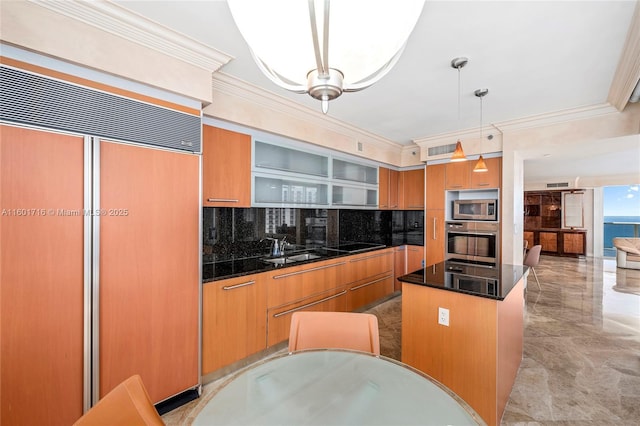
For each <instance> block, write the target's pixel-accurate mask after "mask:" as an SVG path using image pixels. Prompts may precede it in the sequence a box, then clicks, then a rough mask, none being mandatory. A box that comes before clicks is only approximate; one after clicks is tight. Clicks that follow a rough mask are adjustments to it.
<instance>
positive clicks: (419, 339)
mask: <svg viewBox="0 0 640 426" xmlns="http://www.w3.org/2000/svg"><path fill="white" fill-rule="evenodd" d="M425 273H427V274H428V275H429V277H428V278H427V279H432V278H433V279H434V281H435V282H436V283H437V282H440V281H439V280H440V279H442V280H443V281H444V278H443V277H444V272H443V271H442V270H438V268H437V267H436V268H432V267H427V269H426V270H425ZM512 279H514V278H513V277H512ZM402 293H403V294H402V362H404V363H406V364H408V365H410V366H412V367H414V368H417V369H418V370H420V371H422V372H424V373H426V374H428V375H429V376H431V377H433V378H434V379H435V380H438V381H439V382H440V383H442V384H443V385H444V386H446V387H447V388H449V389H451V390H452V391H453V392H455V393H456V394H457V395H458V396H459V397H460V398H462V399H464V401H465V402H467V403H468V404H469V405H470V406H471V407H472V408H473V409H474V410H475V411H476V412H477V413H478V414H479V415H480V416H481V417H482V418H483V420H484V421H485V422H486V423H487V424H488V425H497V424H500V419H501V418H502V414H503V412H504V409H505V406H506V404H507V401H508V400H509V394H510V392H511V390H512V386H513V383H514V381H515V379H516V375H517V372H518V367H519V366H520V363H521V361H522V347H523V346H522V344H523V332H522V330H523V326H524V314H523V306H524V303H523V300H524V280H523V279H522V278H518V281H517V283H515V285H514V287H513V288H512V290H511V291H510V292H509V293H508V294H507V295H506V297H505V298H504V299H503V300H495V299H490V298H486V297H476V296H472V295H469V294H463V293H457V292H455V291H447V290H443V289H442V288H438V287H428V286H422V285H417V284H409V283H404V284H403V289H402ZM442 307H446V308H447V309H448V310H449V318H450V322H449V326H447V327H444V326H442V325H440V324H438V312H439V309H440V308H442Z"/></svg>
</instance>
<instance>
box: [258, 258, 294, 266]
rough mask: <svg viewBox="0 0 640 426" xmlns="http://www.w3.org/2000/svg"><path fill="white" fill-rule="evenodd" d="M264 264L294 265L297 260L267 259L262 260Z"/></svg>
mask: <svg viewBox="0 0 640 426" xmlns="http://www.w3.org/2000/svg"><path fill="white" fill-rule="evenodd" d="M262 261H263V262H268V263H273V264H274V265H284V264H285V263H294V262H296V261H295V260H291V258H288V257H265V258H263V259H262Z"/></svg>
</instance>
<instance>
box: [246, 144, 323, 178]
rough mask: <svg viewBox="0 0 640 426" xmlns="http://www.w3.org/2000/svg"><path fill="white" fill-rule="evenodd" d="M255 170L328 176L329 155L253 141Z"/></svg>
mask: <svg viewBox="0 0 640 426" xmlns="http://www.w3.org/2000/svg"><path fill="white" fill-rule="evenodd" d="M254 156H255V157H254V158H255V160H254V168H255V170H256V171H258V170H260V169H262V170H264V171H269V170H270V171H281V172H290V173H296V174H304V175H311V176H321V177H328V176H329V157H327V156H325V155H319V154H314V153H311V152H305V151H299V150H296V149H292V148H287V147H283V146H279V145H271V144H268V143H264V142H259V141H256V142H255V151H254Z"/></svg>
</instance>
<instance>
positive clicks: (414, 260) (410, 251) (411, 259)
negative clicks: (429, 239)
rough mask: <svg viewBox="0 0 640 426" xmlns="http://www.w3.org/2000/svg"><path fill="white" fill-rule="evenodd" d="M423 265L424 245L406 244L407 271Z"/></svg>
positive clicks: (415, 269)
mask: <svg viewBox="0 0 640 426" xmlns="http://www.w3.org/2000/svg"><path fill="white" fill-rule="evenodd" d="M424 267H425V258H424V247H423V246H411V245H409V246H407V273H410V272H413V271H417V270H418V269H421V268H424Z"/></svg>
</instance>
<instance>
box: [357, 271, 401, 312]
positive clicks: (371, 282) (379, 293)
mask: <svg viewBox="0 0 640 426" xmlns="http://www.w3.org/2000/svg"><path fill="white" fill-rule="evenodd" d="M393 281H394V278H393V272H392V271H388V272H386V273H384V274H381V275H376V276H373V277H369V278H367V279H366V280H362V281H358V282H356V283H353V284H352V285H351V286H349V291H347V308H346V310H347V311H349V312H351V311H354V310H356V309H359V308H362V307H363V306H366V305H368V304H370V303H373V302H375V301H376V300H380V299H382V298H383V297H385V296H388V295H389V294H391V293H393V291H394V290H393Z"/></svg>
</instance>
